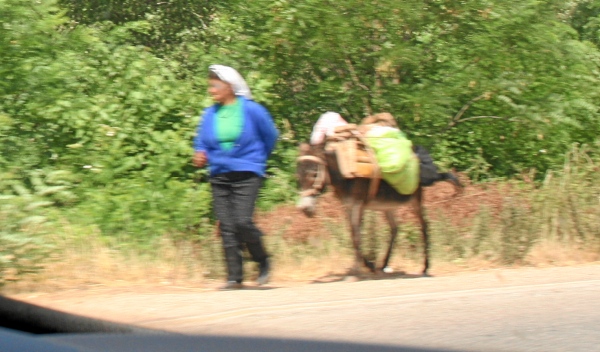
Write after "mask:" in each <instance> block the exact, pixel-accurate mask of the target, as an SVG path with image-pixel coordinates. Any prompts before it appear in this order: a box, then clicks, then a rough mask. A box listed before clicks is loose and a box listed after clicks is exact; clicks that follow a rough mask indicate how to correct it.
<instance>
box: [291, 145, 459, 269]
mask: <svg viewBox="0 0 600 352" xmlns="http://www.w3.org/2000/svg"><path fill="white" fill-rule="evenodd" d="M415 151H416V152H417V155H418V156H420V157H421V156H422V153H423V149H420V150H419V149H416V150H415ZM424 153H425V154H426V156H427V157H428V154H427V153H426V151H425V152H424ZM421 160H423V159H421ZM432 165H433V164H432ZM433 167H434V168H435V166H433ZM435 172H436V175H435V177H433V178H431V177H430V178H429V181H428V182H426V185H431V184H433V183H435V182H437V181H449V182H451V183H452V184H454V186H455V188H457V189H461V188H462V184H461V183H460V182H459V180H458V179H457V178H456V177H455V176H454V175H453V174H451V173H438V172H437V170H436V171H435ZM296 173H297V178H298V183H299V187H300V189H301V191H300V200H299V202H298V208H299V209H300V210H302V212H303V213H304V214H305V215H306V216H309V217H312V216H313V215H314V214H315V206H316V202H317V196H319V195H320V194H322V193H323V192H324V190H325V188H326V186H327V185H330V186H332V187H333V190H334V194H335V196H336V198H337V199H339V200H340V201H341V203H342V205H343V206H344V210H345V212H346V215H347V217H348V221H349V222H350V228H351V233H352V244H353V247H354V254H355V260H354V265H353V267H352V269H351V273H354V274H356V273H358V271H359V270H360V266H361V265H362V264H364V265H365V266H367V267H368V268H369V269H370V270H371V271H372V272H376V271H377V269H376V267H375V264H374V263H373V262H371V261H369V260H367V258H365V257H364V256H363V255H362V252H361V249H360V245H361V234H360V230H361V225H362V220H363V215H364V212H365V210H367V209H370V210H378V211H382V212H383V213H384V214H385V218H386V220H387V223H388V224H389V226H390V234H391V236H390V240H389V245H388V248H387V252H386V255H385V258H384V260H383V265H382V266H381V267H380V268H379V270H382V271H383V272H390V271H391V270H390V269H389V268H388V263H389V260H390V256H391V253H392V247H393V244H394V241H395V240H396V237H397V235H398V223H397V222H396V218H395V214H394V212H395V210H396V209H397V208H398V206H400V205H403V204H410V205H412V207H413V210H414V211H415V214H416V215H417V217H418V219H419V223H420V225H421V235H422V240H423V251H424V263H423V266H424V267H423V272H422V273H423V276H428V273H427V271H428V269H429V235H428V233H427V221H426V220H425V217H424V214H423V182H421V184H420V185H419V186H418V187H417V189H416V190H415V192H414V193H412V194H408V195H404V194H400V193H398V192H397V191H396V190H395V189H394V188H393V187H392V186H391V185H389V184H388V183H387V182H385V181H384V180H380V181H379V183H378V185H377V189H376V191H375V192H372V190H371V189H370V187H371V182H373V181H372V180H370V179H368V178H351V179H349V178H344V177H343V176H342V174H341V172H340V170H339V167H338V162H337V157H336V153H335V152H331V151H326V150H325V149H324V145H323V144H321V145H316V146H315V145H309V144H306V143H303V144H301V145H300V156H299V157H298V159H297V169H296ZM422 180H423V178H422ZM431 180H433V181H431Z"/></svg>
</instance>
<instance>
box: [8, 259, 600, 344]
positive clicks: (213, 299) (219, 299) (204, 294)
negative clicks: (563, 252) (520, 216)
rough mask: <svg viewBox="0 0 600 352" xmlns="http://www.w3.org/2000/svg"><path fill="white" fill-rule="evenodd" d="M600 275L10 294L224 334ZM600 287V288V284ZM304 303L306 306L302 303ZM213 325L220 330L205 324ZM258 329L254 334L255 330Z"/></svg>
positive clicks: (573, 271)
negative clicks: (240, 327)
mask: <svg viewBox="0 0 600 352" xmlns="http://www.w3.org/2000/svg"><path fill="white" fill-rule="evenodd" d="M595 280H600V263H595V264H588V265H578V266H572V267H552V268H520V269H494V270H486V271H479V272H463V273H454V274H445V275H442V276H437V277H431V278H418V277H409V276H398V275H396V276H394V275H390V276H380V277H379V278H374V279H373V278H372V279H366V280H360V281H357V282H350V281H340V282H332V283H322V284H308V283H298V282H296V283H285V282H273V283H271V284H269V285H267V286H266V287H260V288H259V287H256V286H251V285H249V286H248V287H247V289H245V290H240V291H218V290H217V287H218V285H219V284H220V282H219V283H217V282H214V283H213V284H210V285H207V286H206V287H203V288H185V287H173V286H171V287H169V286H167V287H165V286H126V287H87V288H78V289H71V290H65V291H60V292H53V293H43V292H37V293H20V294H15V295H10V296H9V297H11V298H14V299H18V300H21V301H24V302H29V303H32V304H36V305H40V306H44V307H47V308H52V309H56V310H60V311H64V312H69V313H74V314H79V315H84V316H88V317H92V318H99V319H104V320H109V321H114V322H119V323H126V324H134V325H139V326H142V327H147V328H154V329H161V330H168V331H173V332H183V333H194V332H198V331H211V332H218V331H219V329H218V326H217V325H218V324H217V325H215V323H218V322H225V321H232V320H236V319H238V318H240V319H241V318H243V317H248V316H251V315H253V314H254V313H259V312H261V313H264V312H265V311H273V312H285V311H286V310H288V309H292V310H293V309H298V308H302V309H312V308H318V309H323V308H327V307H330V306H331V307H335V306H336V305H339V304H340V302H345V303H352V302H354V303H352V304H356V305H359V304H360V302H364V301H369V300H385V299H386V297H387V298H390V297H395V298H399V297H411V296H414V295H424V294H439V295H441V296H440V297H442V296H443V295H456V294H457V293H461V292H463V293H464V292H477V291H481V292H484V291H485V290H495V289H508V288H515V287H517V288H518V287H521V288H522V287H527V286H539V285H561V284H564V283H572V282H582V281H586V282H592V281H595ZM598 285H600V281H598ZM599 287H600V286H599ZM303 305H304V306H303ZM209 326H213V328H214V329H212V328H211V329H202V327H204V328H208V327H209ZM251 330H252V329H250V331H248V332H250V333H251V332H252V331H251Z"/></svg>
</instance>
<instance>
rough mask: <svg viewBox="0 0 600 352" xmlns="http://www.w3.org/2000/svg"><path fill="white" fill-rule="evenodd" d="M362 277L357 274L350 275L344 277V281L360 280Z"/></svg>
mask: <svg viewBox="0 0 600 352" xmlns="http://www.w3.org/2000/svg"><path fill="white" fill-rule="evenodd" d="M358 281H360V279H359V278H358V276H356V275H348V276H346V277H345V278H344V282H358Z"/></svg>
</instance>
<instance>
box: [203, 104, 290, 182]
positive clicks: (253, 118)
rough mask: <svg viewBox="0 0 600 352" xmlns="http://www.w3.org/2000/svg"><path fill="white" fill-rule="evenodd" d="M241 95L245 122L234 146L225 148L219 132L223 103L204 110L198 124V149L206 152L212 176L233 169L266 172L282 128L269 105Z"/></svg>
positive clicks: (257, 172) (258, 173) (261, 174)
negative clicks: (271, 113)
mask: <svg viewBox="0 0 600 352" xmlns="http://www.w3.org/2000/svg"><path fill="white" fill-rule="evenodd" d="M238 99H240V101H241V103H242V110H243V112H244V124H243V126H242V132H241V133H240V135H239V137H238V139H237V141H236V142H235V144H234V146H233V148H232V149H231V150H229V151H225V150H223V149H221V146H220V144H219V141H218V140H217V135H216V133H215V128H216V121H215V117H216V115H217V114H216V112H217V110H218V109H219V107H220V105H219V104H215V105H213V106H211V107H209V108H207V109H206V110H204V114H203V117H202V120H201V121H200V123H199V124H198V130H197V133H196V137H195V138H194V149H195V151H204V152H205V153H206V155H207V157H208V165H209V169H210V175H211V176H215V175H218V174H222V173H225V172H230V171H251V172H254V173H255V174H257V175H259V176H264V174H265V170H266V164H267V159H268V157H269V156H270V155H271V152H272V151H273V148H274V147H275V142H276V141H277V137H278V135H279V132H278V131H277V128H276V127H275V124H274V123H273V119H272V118H271V115H270V114H269V112H268V111H267V109H265V107H263V106H262V105H260V104H259V103H257V102H255V101H253V100H248V99H245V98H243V97H238Z"/></svg>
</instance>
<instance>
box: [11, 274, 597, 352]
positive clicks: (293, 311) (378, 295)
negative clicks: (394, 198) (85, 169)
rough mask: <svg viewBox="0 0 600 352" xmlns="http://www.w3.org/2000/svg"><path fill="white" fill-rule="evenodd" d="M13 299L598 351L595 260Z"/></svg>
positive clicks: (192, 325) (344, 335)
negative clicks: (419, 274) (575, 263)
mask: <svg viewBox="0 0 600 352" xmlns="http://www.w3.org/2000/svg"><path fill="white" fill-rule="evenodd" d="M12 297H13V298H17V299H19V300H22V301H25V302H29V303H34V304H38V305H42V306H44V307H49V308H53V309H58V310H61V311H65V312H69V313H76V314H81V315H85V316H89V317H93V318H100V319H106V320H111V321H115V322H119V323H126V324H133V325H137V326H141V327H146V328H152V329H159V330H166V331H169V332H176V333H184V334H192V335H219V336H220V335H235V336H256V337H277V338H295V339H297V338H300V339H311V340H314V339H316V340H328V341H343V342H361V343H378V344H385V345H395V346H417V347H423V348H439V349H448V350H456V351H545V352H550V351H569V352H573V351H586V352H588V351H600V299H599V298H600V265H585V266H577V267H560V268H543V269H536V268H526V269H498V270H489V271H483V272H474V273H462V274H455V275H450V276H442V277H433V278H403V277H398V276H391V277H385V276H384V277H382V278H380V279H370V280H362V281H357V282H348V281H339V282H333V283H321V284H316V283H315V284H304V285H291V286H290V285H287V287H286V286H285V285H278V283H273V285H271V286H270V287H267V288H264V289H262V288H261V289H259V288H256V287H254V288H252V287H251V288H249V289H246V290H242V291H225V292H221V291H216V290H214V289H184V288H161V289H152V290H148V289H139V288H138V289H133V288H131V289H124V288H119V289H116V288H112V289H109V288H107V289H101V290H71V291H66V292H58V293H51V294H20V295H16V296H12Z"/></svg>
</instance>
